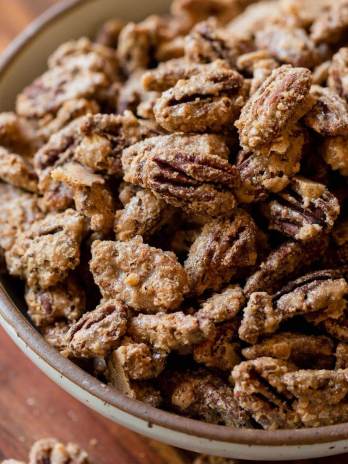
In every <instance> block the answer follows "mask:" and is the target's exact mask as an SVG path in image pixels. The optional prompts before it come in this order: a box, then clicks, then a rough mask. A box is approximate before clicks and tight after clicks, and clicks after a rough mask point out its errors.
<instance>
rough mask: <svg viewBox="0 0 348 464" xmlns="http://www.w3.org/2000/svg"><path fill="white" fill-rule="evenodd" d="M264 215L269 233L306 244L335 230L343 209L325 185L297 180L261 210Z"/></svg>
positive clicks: (297, 178)
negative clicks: (333, 228) (267, 222)
mask: <svg viewBox="0 0 348 464" xmlns="http://www.w3.org/2000/svg"><path fill="white" fill-rule="evenodd" d="M262 212H263V214H264V215H265V216H266V218H267V219H268V221H269V225H268V227H269V228H270V229H273V230H277V231H278V232H280V233H282V234H284V235H286V236H288V237H291V238H294V239H296V240H303V241H306V240H311V239H313V238H314V237H316V236H318V235H319V234H321V233H322V232H329V231H330V230H331V229H332V227H333V225H334V223H335V221H336V219H337V217H338V215H339V212H340V206H339V203H338V200H337V198H336V197H335V196H334V195H332V193H330V192H329V191H328V189H327V188H326V186H325V185H323V184H319V183H318V182H313V181H311V180H309V179H305V178H303V177H294V178H293V179H292V181H291V183H290V185H289V186H288V188H287V189H286V190H284V191H283V192H281V193H278V195H277V197H276V198H274V199H271V200H270V201H269V202H268V203H266V204H265V205H263V206H262Z"/></svg>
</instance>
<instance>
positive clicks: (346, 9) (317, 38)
mask: <svg viewBox="0 0 348 464" xmlns="http://www.w3.org/2000/svg"><path fill="white" fill-rule="evenodd" d="M347 31H348V2H347V1H346V0H337V1H335V2H331V4H330V8H329V9H328V10H327V11H326V12H324V13H323V14H322V15H320V16H319V17H318V18H317V19H316V20H315V21H314V23H313V24H312V26H311V38H312V39H313V40H314V42H316V43H333V44H335V43H338V42H339V41H340V40H341V39H343V38H344V36H345V34H346V32H347Z"/></svg>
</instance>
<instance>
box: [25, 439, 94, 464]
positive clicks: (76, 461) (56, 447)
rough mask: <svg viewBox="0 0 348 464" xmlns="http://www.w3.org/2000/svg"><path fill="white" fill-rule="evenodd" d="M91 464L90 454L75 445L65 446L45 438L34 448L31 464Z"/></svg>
mask: <svg viewBox="0 0 348 464" xmlns="http://www.w3.org/2000/svg"><path fill="white" fill-rule="evenodd" d="M65 462H69V464H91V462H90V460H89V458H88V454H87V453H86V452H85V451H83V450H82V449H80V448H79V447H78V446H77V445H75V444H74V443H68V444H67V445H64V444H63V443H61V442H59V441H58V440H56V439H55V438H44V439H42V440H39V441H37V442H36V443H34V445H33V446H32V448H31V450H30V453H29V464H42V463H45V464H63V463H65Z"/></svg>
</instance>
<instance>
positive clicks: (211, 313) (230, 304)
mask: <svg viewBox="0 0 348 464" xmlns="http://www.w3.org/2000/svg"><path fill="white" fill-rule="evenodd" d="M244 304H245V297H244V294H243V291H242V289H241V288H240V287H239V285H230V286H228V287H226V288H225V289H224V290H223V291H222V292H221V293H214V294H213V295H212V296H211V297H210V298H208V299H206V300H205V301H204V303H203V304H202V306H201V308H200V309H199V310H198V311H197V312H196V314H195V315H196V316H197V317H198V318H199V319H208V320H210V321H212V322H214V323H220V322H226V321H230V320H231V319H234V318H235V316H236V315H237V314H238V313H239V311H240V310H241V309H242V308H243V306H244Z"/></svg>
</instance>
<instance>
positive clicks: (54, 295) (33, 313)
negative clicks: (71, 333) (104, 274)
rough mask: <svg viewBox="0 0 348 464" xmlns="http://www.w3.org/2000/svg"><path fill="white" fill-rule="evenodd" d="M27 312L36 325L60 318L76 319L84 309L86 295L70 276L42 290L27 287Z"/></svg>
mask: <svg viewBox="0 0 348 464" xmlns="http://www.w3.org/2000/svg"><path fill="white" fill-rule="evenodd" d="M25 301H26V303H27V305H28V314H29V316H30V318H31V320H32V321H33V322H34V324H35V325H36V326H37V327H41V326H47V325H50V324H52V323H53V322H56V321H60V320H67V321H72V322H74V321H76V320H77V319H79V317H80V316H81V315H82V313H83V312H84V311H85V307H86V295H85V292H84V290H83V288H82V287H81V286H80V285H79V284H78V282H77V281H76V279H74V278H73V277H72V276H71V277H68V278H67V279H66V280H65V281H64V282H62V283H59V284H58V285H55V286H54V287H50V288H48V289H47V290H42V289H40V288H36V287H28V288H27V289H26V292H25Z"/></svg>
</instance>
